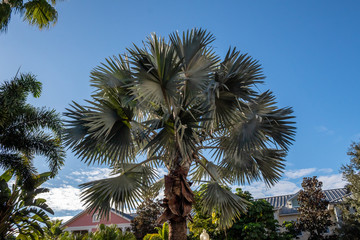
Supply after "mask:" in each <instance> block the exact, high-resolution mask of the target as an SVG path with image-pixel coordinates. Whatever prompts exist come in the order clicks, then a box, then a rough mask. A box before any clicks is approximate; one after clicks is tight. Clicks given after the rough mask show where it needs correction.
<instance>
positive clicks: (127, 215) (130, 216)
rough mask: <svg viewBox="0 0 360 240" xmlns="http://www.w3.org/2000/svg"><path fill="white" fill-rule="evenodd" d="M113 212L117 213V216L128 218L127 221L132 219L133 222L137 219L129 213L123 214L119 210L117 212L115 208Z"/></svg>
mask: <svg viewBox="0 0 360 240" xmlns="http://www.w3.org/2000/svg"><path fill="white" fill-rule="evenodd" d="M111 210H113V211H114V212H116V213H117V214H119V215H121V216H124V217H126V218H127V219H130V220H133V219H134V218H135V216H134V215H133V214H131V213H130V214H129V213H124V212H121V211H119V210H116V209H114V208H112V209H111Z"/></svg>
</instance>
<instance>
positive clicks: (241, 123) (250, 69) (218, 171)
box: [65, 29, 295, 240]
mask: <svg viewBox="0 0 360 240" xmlns="http://www.w3.org/2000/svg"><path fill="white" fill-rule="evenodd" d="M213 41H214V37H213V35H211V34H210V33H208V32H206V31H205V30H201V29H193V30H191V31H187V32H184V33H183V34H182V36H181V35H180V34H179V33H177V32H176V33H173V34H171V35H170V40H169V41H165V40H164V39H163V38H160V37H158V36H157V35H155V34H153V35H152V36H151V37H149V38H148V39H147V41H146V43H144V46H143V47H138V46H136V45H134V46H133V48H130V49H127V53H126V54H124V55H119V56H118V57H112V58H109V59H107V60H106V63H105V64H102V65H101V66H99V67H97V68H95V69H94V70H93V71H92V73H91V84H92V86H93V87H94V88H95V89H96V90H95V92H94V93H93V95H92V96H91V97H92V100H90V101H88V106H82V105H80V104H77V103H75V102H74V103H73V104H72V105H71V108H69V109H67V112H66V113H65V115H66V116H67V117H68V118H67V129H66V131H65V135H66V144H67V145H68V146H69V147H71V148H72V149H73V151H74V152H75V154H76V155H77V156H78V157H80V158H81V159H82V160H83V161H85V162H86V163H88V164H94V163H99V164H108V165H110V166H111V167H112V169H113V174H114V176H112V177H111V178H107V179H102V180H97V181H92V182H88V183H85V184H82V185H81V187H82V189H83V190H84V191H83V192H82V200H83V201H84V202H85V204H86V205H87V207H88V209H89V211H94V210H96V211H99V213H100V214H101V216H107V214H108V212H109V210H110V208H111V207H115V208H130V209H132V208H135V206H136V204H137V202H138V201H139V200H141V199H143V198H144V196H145V195H146V194H147V193H148V192H149V191H150V192H151V191H153V190H154V189H159V188H160V189H161V186H163V187H164V188H165V198H164V200H163V206H164V208H165V211H164V213H163V214H162V215H161V216H160V218H159V219H158V221H159V223H163V222H165V221H168V222H169V226H170V234H169V239H171V240H175V239H186V220H187V218H189V217H190V211H191V208H192V204H193V202H194V194H193V192H192V190H191V188H190V186H191V183H192V182H195V183H199V182H203V181H206V186H205V188H204V191H203V192H202V206H203V210H204V211H207V212H211V211H213V210H214V209H215V208H216V209H217V210H218V211H219V212H220V213H221V216H220V223H221V225H222V226H223V227H228V226H230V225H231V224H232V222H233V221H234V218H236V217H238V216H239V215H240V213H241V212H242V211H245V210H246V201H244V200H242V199H241V198H240V197H239V196H237V195H235V194H233V193H231V192H230V191H229V190H227V189H226V188H224V186H226V185H230V184H244V183H246V182H249V183H250V182H252V181H256V180H263V181H265V182H266V184H268V185H269V186H270V185H273V184H274V183H276V181H278V180H279V178H280V177H281V173H282V169H283V168H284V156H285V153H286V151H287V150H288V147H289V145H290V144H291V142H292V141H293V135H294V131H295V127H294V126H293V122H292V120H291V119H292V118H293V116H292V115H291V114H292V110H291V108H278V107H277V106H276V105H275V104H276V103H275V98H274V96H273V95H272V93H271V92H270V91H266V92H263V93H260V92H259V91H258V90H257V88H256V87H255V85H256V84H260V83H262V80H263V79H264V76H263V74H262V70H261V66H260V64H258V62H257V61H255V60H253V59H252V58H251V57H250V56H248V55H246V54H241V53H240V52H239V51H237V50H236V49H235V48H234V49H231V48H230V49H229V51H228V52H227V54H226V56H225V58H224V59H223V60H220V58H219V57H218V56H217V55H216V54H215V52H214V51H213V48H212V47H211V46H210V44H211V43H212V42H213ZM163 166H164V167H166V169H167V170H168V174H167V175H165V177H164V179H160V180H159V181H158V180H157V179H158V175H157V171H156V169H157V168H159V167H163ZM188 177H190V179H191V182H189V181H188Z"/></svg>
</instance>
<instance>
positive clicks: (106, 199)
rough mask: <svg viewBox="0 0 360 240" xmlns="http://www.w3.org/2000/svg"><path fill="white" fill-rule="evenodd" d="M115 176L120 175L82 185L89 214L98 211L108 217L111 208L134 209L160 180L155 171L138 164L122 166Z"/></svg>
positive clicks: (83, 196) (83, 198)
mask: <svg viewBox="0 0 360 240" xmlns="http://www.w3.org/2000/svg"><path fill="white" fill-rule="evenodd" d="M113 174H119V175H117V176H115V177H110V178H107V179H102V180H96V181H92V182H88V183H84V184H81V185H80V187H81V188H82V189H84V191H83V193H82V200H83V201H84V202H85V204H86V205H87V207H88V211H89V212H93V211H94V210H98V213H99V215H100V216H101V217H108V214H109V212H110V210H111V208H115V209H122V210H123V209H134V208H136V206H137V204H138V201H140V200H141V199H142V198H143V197H144V195H145V192H146V190H147V188H148V187H149V186H151V185H152V183H154V181H155V180H156V179H157V178H158V176H157V173H156V171H155V169H153V168H151V167H149V166H147V165H136V164H122V165H121V166H118V168H117V169H116V170H114V172H113Z"/></svg>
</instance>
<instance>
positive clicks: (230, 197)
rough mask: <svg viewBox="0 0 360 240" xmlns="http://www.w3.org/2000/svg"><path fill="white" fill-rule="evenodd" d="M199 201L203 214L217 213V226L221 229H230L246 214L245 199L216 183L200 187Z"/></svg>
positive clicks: (246, 203)
mask: <svg viewBox="0 0 360 240" xmlns="http://www.w3.org/2000/svg"><path fill="white" fill-rule="evenodd" d="M200 199H201V200H200V201H201V206H202V211H203V212H205V213H207V214H212V213H213V212H217V213H219V218H220V219H219V226H220V227H221V228H223V229H224V228H229V227H231V226H232V224H233V223H234V222H235V220H236V219H238V218H239V217H240V214H241V213H243V212H246V209H247V205H248V202H247V201H246V200H245V199H242V198H241V197H239V196H237V195H235V194H234V193H232V192H231V191H230V190H228V189H226V188H225V187H223V186H221V185H219V184H218V183H217V182H211V183H207V184H204V185H202V187H201V189H200Z"/></svg>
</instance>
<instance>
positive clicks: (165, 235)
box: [143, 222, 169, 240]
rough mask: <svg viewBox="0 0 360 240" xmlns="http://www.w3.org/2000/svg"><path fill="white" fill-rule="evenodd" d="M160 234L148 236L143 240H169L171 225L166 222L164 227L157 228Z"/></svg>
mask: <svg viewBox="0 0 360 240" xmlns="http://www.w3.org/2000/svg"><path fill="white" fill-rule="evenodd" d="M155 229H156V230H157V231H158V233H152V234H150V233H149V234H146V236H145V237H144V239H143V240H168V239H169V224H168V223H167V222H165V223H164V224H163V225H162V227H155Z"/></svg>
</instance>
